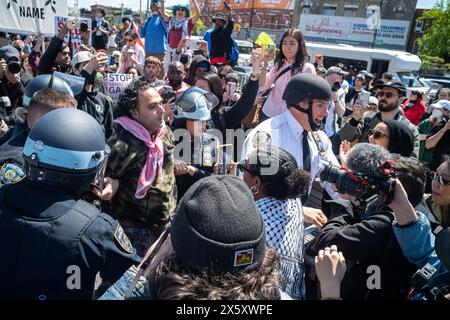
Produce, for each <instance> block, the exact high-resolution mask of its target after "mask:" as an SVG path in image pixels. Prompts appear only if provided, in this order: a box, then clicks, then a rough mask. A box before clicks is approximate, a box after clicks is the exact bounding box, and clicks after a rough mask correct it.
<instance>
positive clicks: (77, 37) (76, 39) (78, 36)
mask: <svg viewBox="0 0 450 320" xmlns="http://www.w3.org/2000/svg"><path fill="white" fill-rule="evenodd" d="M69 18H71V19H77V20H78V24H77V25H78V27H77V28H75V29H72V30H69V32H67V33H66V35H65V36H64V42H66V43H69V42H70V46H71V47H72V52H76V51H77V50H78V47H79V46H80V45H81V44H83V34H82V33H81V30H80V27H79V26H80V24H81V23H86V24H87V26H88V27H89V30H91V24H92V21H91V19H87V18H75V17H61V16H55V34H57V33H58V31H59V30H61V29H62V28H63V27H64V25H65V24H66V21H67V19H69ZM88 38H89V45H91V32H89V37H88Z"/></svg>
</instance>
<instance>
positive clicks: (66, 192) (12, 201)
mask: <svg viewBox="0 0 450 320" xmlns="http://www.w3.org/2000/svg"><path fill="white" fill-rule="evenodd" d="M108 152H109V147H108V146H107V145H106V142H105V137H104V135H103V131H102V129H101V127H100V125H99V124H98V123H97V122H96V121H95V119H94V118H92V117H91V116H90V115H88V114H87V113H85V112H83V111H79V110H76V109H58V110H53V111H51V112H49V113H47V114H45V115H44V116H43V117H42V118H41V119H40V120H39V121H38V122H37V123H36V124H35V125H34V126H33V128H32V129H31V131H30V134H29V136H28V138H27V141H26V144H25V147H24V149H23V157H24V160H25V166H24V171H25V173H26V178H24V179H22V180H20V181H18V182H15V183H11V184H8V185H5V186H3V187H2V188H0V250H1V252H2V262H1V263H0V277H1V280H0V299H40V300H45V299H91V298H92V297H93V291H94V282H95V277H96V274H97V273H98V272H100V276H101V278H102V279H103V282H106V283H114V282H115V281H116V280H117V279H118V278H120V276H121V275H122V274H123V272H124V271H125V270H127V269H128V268H129V267H130V266H131V265H132V264H136V263H137V262H138V260H137V257H136V255H135V251H134V249H133V247H132V246H131V244H130V242H129V240H128V238H127V236H126V235H125V233H124V232H123V229H122V227H121V226H120V225H119V223H118V222H117V221H115V220H114V219H112V218H111V217H110V216H108V215H106V214H104V213H102V212H101V211H100V210H98V209H97V208H96V207H95V206H93V205H91V204H89V203H87V202H86V201H84V200H82V197H83V194H84V193H86V192H89V193H90V189H91V184H94V185H96V186H97V187H98V188H102V186H101V184H100V183H99V182H100V181H103V174H104V169H105V167H106V161H107V157H108Z"/></svg>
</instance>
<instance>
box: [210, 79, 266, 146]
mask: <svg viewBox="0 0 450 320" xmlns="http://www.w3.org/2000/svg"><path fill="white" fill-rule="evenodd" d="M258 85H259V80H251V79H249V80H248V82H247V84H246V85H245V87H244V90H243V91H242V96H241V98H240V99H239V100H238V101H237V102H236V103H235V104H234V105H233V106H232V107H229V108H215V109H214V110H213V111H212V112H211V121H210V122H209V124H208V129H210V128H215V129H218V130H220V131H221V132H222V135H224V137H225V133H226V129H233V130H234V129H236V128H240V127H241V121H242V120H243V119H244V118H245V117H246V116H247V114H248V113H249V112H250V110H252V108H253V105H254V104H255V99H256V95H257V94H258ZM223 141H225V140H223Z"/></svg>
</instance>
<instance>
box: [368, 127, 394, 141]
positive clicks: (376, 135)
mask: <svg viewBox="0 0 450 320" xmlns="http://www.w3.org/2000/svg"><path fill="white" fill-rule="evenodd" d="M368 136H369V137H370V136H373V138H374V139H380V138H381V137H383V136H384V137H386V138H389V136H388V135H387V134H385V133H384V132H381V131H379V130H373V129H370V130H369V133H368Z"/></svg>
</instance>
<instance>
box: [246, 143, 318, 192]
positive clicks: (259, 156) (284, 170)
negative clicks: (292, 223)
mask: <svg viewBox="0 0 450 320" xmlns="http://www.w3.org/2000/svg"><path fill="white" fill-rule="evenodd" d="M275 167H277V168H278V170H277V172H276V173H275V174H264V171H263V170H262V169H264V168H275ZM250 174H251V175H253V176H255V175H256V176H258V177H259V178H260V179H261V182H262V187H263V190H264V192H265V193H266V194H267V195H268V196H270V197H273V198H276V199H280V200H285V199H295V198H297V197H299V196H300V195H302V194H303V192H304V191H305V189H306V188H308V185H309V180H310V176H309V173H308V172H307V171H305V170H301V169H298V165H297V161H295V158H294V157H293V156H292V155H291V154H290V153H289V152H287V151H286V150H284V149H281V148H280V147H277V146H275V145H268V146H266V147H263V148H260V149H257V150H256V163H255V164H250Z"/></svg>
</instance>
